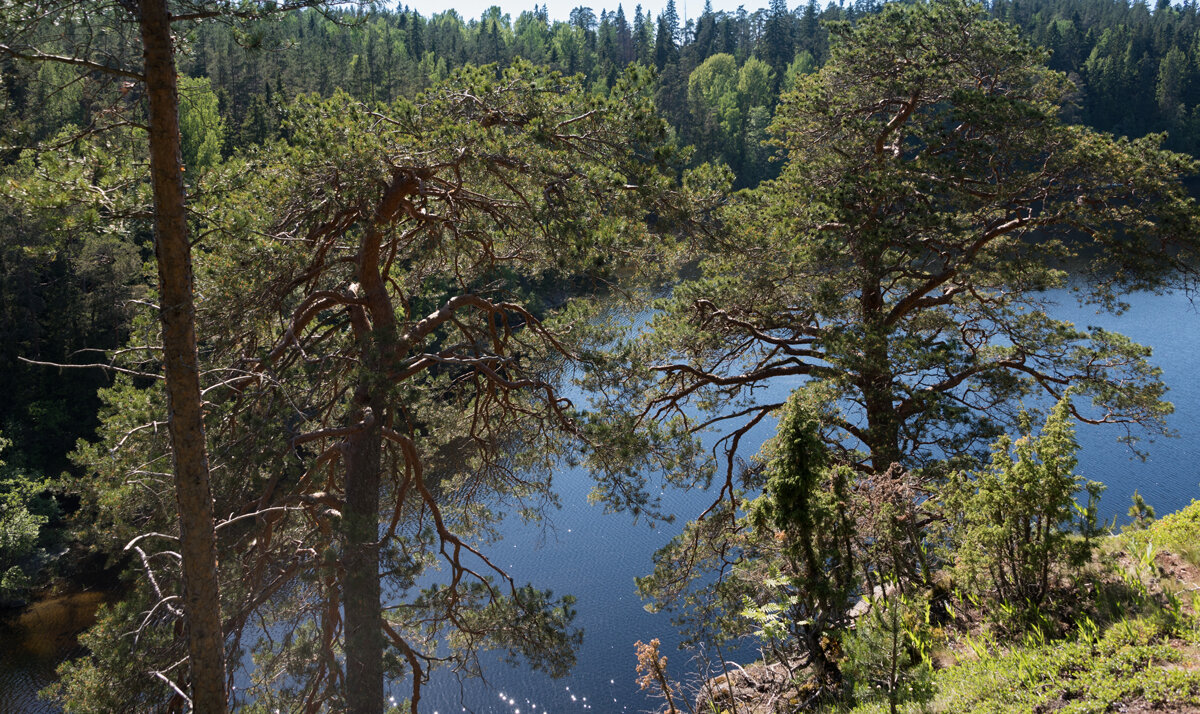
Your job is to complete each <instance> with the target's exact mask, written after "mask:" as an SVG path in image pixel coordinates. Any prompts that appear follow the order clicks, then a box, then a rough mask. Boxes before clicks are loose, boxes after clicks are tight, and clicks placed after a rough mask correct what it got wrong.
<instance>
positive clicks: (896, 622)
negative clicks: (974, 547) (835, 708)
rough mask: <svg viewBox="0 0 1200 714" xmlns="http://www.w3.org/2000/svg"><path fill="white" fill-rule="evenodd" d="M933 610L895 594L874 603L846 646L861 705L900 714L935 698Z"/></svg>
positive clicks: (849, 674) (917, 600) (913, 598)
mask: <svg viewBox="0 0 1200 714" xmlns="http://www.w3.org/2000/svg"><path fill="white" fill-rule="evenodd" d="M932 629H933V628H932V626H931V623H930V605H929V602H928V601H925V600H923V599H922V598H920V597H917V596H913V595H908V594H904V593H901V592H900V591H899V589H898V588H897V589H895V590H894V591H893V593H892V594H891V595H890V596H888V597H878V598H874V599H872V600H871V609H870V610H869V611H868V612H867V613H866V614H864V615H862V616H860V617H859V618H858V620H857V622H856V624H855V628H854V630H853V631H852V632H850V633H848V634H847V635H846V637H845V638H844V640H843V648H844V650H845V653H846V664H845V669H846V675H847V678H848V679H849V680H850V682H851V683H852V689H853V694H854V699H855V701H856V702H857V703H859V704H866V703H869V702H872V701H879V700H883V701H886V702H887V704H888V708H889V710H890V711H891V712H892V714H895V712H896V711H897V709H898V707H899V706H900V705H902V704H906V703H909V702H918V703H919V702H926V701H929V700H930V699H931V698H932V697H933V695H934V684H933V683H934V670H933V658H932V654H933V653H932V648H933V644H934V642H933V632H932Z"/></svg>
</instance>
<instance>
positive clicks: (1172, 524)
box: [1127, 501, 1200, 565]
mask: <svg viewBox="0 0 1200 714" xmlns="http://www.w3.org/2000/svg"><path fill="white" fill-rule="evenodd" d="M1127 538H1128V540H1129V542H1130V549H1131V550H1132V551H1138V550H1141V549H1145V548H1147V547H1153V548H1156V549H1159V550H1167V551H1170V552H1172V553H1176V554H1178V555H1180V556H1182V557H1183V558H1185V559H1186V560H1187V561H1188V562H1190V563H1192V564H1193V565H1200V501H1192V502H1191V503H1190V504H1189V505H1187V506H1185V507H1184V508H1182V509H1180V510H1178V511H1176V512H1174V513H1170V514H1168V515H1165V516H1163V517H1162V518H1159V519H1158V520H1156V521H1154V522H1152V523H1149V524H1148V525H1147V527H1146V528H1145V529H1144V530H1141V531H1138V532H1135V533H1131V534H1128V535H1127Z"/></svg>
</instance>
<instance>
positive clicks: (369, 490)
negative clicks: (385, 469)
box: [342, 374, 383, 714]
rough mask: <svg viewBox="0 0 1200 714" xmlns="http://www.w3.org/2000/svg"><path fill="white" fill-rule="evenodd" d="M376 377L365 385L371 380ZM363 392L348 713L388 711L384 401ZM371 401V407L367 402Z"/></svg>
mask: <svg viewBox="0 0 1200 714" xmlns="http://www.w3.org/2000/svg"><path fill="white" fill-rule="evenodd" d="M371 380H372V376H371V375H370V374H366V375H363V382H370V381H371ZM373 391H374V390H371V389H370V388H369V387H368V388H367V389H366V390H361V391H360V392H359V395H358V399H356V401H359V402H360V408H359V409H357V410H356V412H357V413H356V414H355V416H357V417H358V418H359V421H360V423H362V424H363V425H364V426H363V429H362V430H361V431H359V432H357V433H355V434H353V435H351V436H350V437H348V438H347V439H346V442H345V451H344V455H343V459H344V461H343V464H344V467H345V479H346V505H345V513H344V514H343V516H342V518H343V522H342V529H343V530H342V533H343V539H344V540H343V553H342V565H343V567H344V568H345V575H344V576H343V580H342V606H343V610H344V613H345V615H344V617H345V619H344V630H345V647H346V683H345V699H346V710H347V711H350V712H354V714H382V712H383V622H382V618H383V615H382V610H381V603H380V584H379V470H380V458H381V455H382V441H381V440H382V433H381V425H380V423H379V420H380V418H381V417H382V414H383V400H382V399H379V398H378V397H376V396H375V394H373V393H372V392H373ZM363 402H365V403H363Z"/></svg>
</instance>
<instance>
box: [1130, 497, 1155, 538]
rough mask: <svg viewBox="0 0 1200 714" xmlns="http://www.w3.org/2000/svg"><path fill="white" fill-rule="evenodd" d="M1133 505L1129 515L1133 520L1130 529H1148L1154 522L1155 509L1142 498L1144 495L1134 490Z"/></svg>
mask: <svg viewBox="0 0 1200 714" xmlns="http://www.w3.org/2000/svg"><path fill="white" fill-rule="evenodd" d="M1132 498H1133V505H1132V506H1130V507H1129V511H1128V515H1129V517H1130V518H1131V519H1132V521H1131V522H1130V523H1129V526H1128V528H1130V529H1132V530H1142V529H1143V528H1147V527H1149V526H1150V524H1151V523H1153V522H1154V507H1153V506H1151V505H1149V504H1147V503H1146V499H1144V498H1142V494H1140V493H1138V492H1137V489H1136V488H1135V489H1134V490H1133V497H1132Z"/></svg>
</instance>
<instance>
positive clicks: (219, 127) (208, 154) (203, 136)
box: [179, 77, 225, 175]
mask: <svg viewBox="0 0 1200 714" xmlns="http://www.w3.org/2000/svg"><path fill="white" fill-rule="evenodd" d="M179 134H180V142H181V149H182V151H183V165H184V168H185V169H186V170H188V171H191V172H193V174H196V175H199V174H200V173H203V172H204V171H205V170H207V169H210V168H212V167H213V166H216V165H217V163H219V162H220V160H221V153H222V150H223V147H224V143H225V121H224V119H223V118H222V117H221V115H220V112H219V111H218V107H217V95H216V94H214V93H213V90H212V83H211V82H210V81H209V80H208V78H206V77H202V78H199V79H193V78H191V77H181V78H180V80H179Z"/></svg>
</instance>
